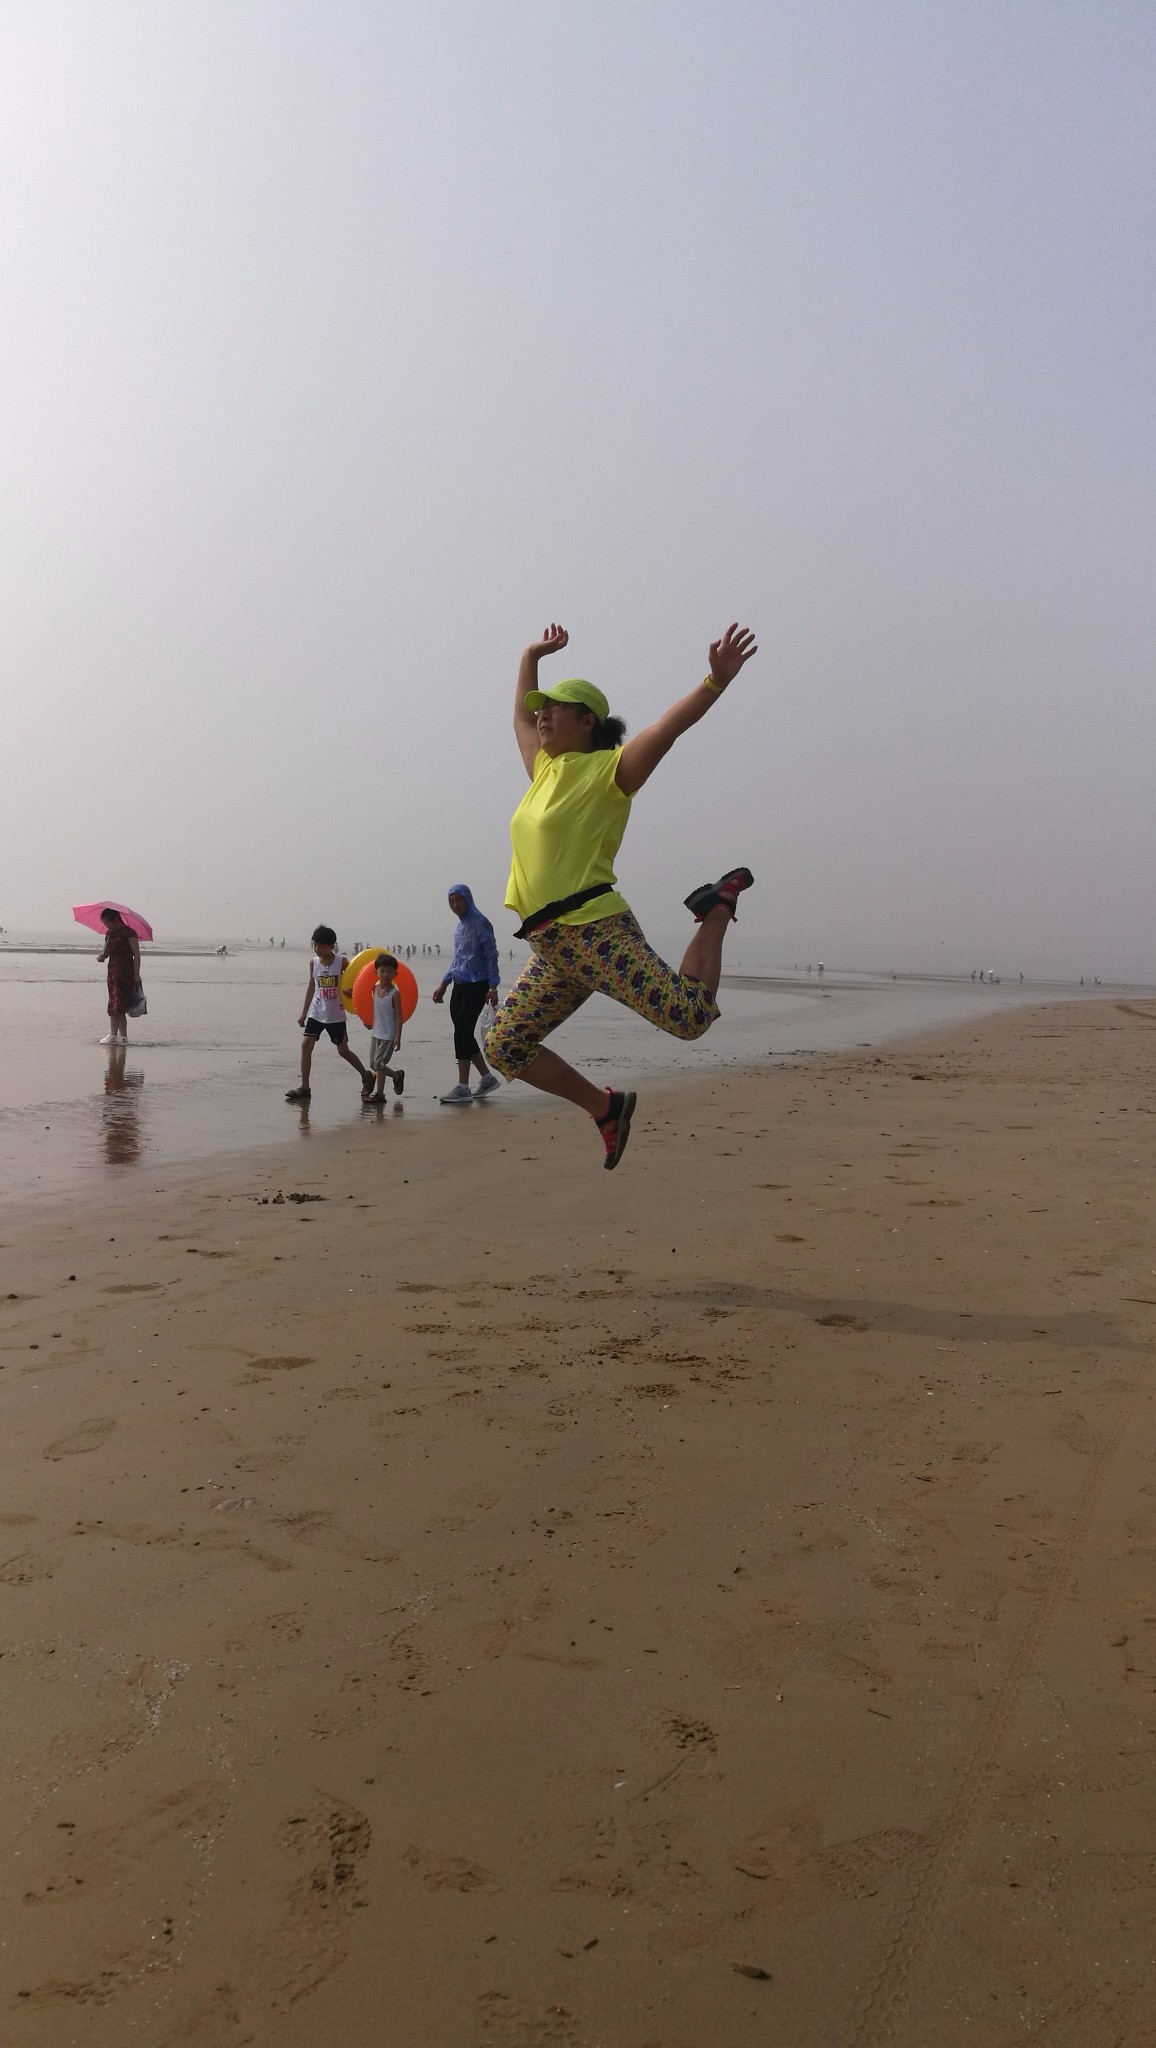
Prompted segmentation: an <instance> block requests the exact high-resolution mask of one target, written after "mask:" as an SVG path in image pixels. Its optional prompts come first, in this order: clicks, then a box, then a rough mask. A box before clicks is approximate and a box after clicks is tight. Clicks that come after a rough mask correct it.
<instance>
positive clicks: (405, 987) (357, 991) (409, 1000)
mask: <svg viewBox="0 0 1156 2048" xmlns="http://www.w3.org/2000/svg"><path fill="white" fill-rule="evenodd" d="M387 951H388V948H387V947H385V946H366V947H365V948H364V949H363V951H362V952H360V953H358V954H357V955H356V957H355V958H354V959H352V960H351V961H350V963H349V965H348V967H347V968H346V970H345V973H344V974H343V975H342V977H341V1001H342V1004H343V1006H344V1007H345V1009H347V1010H348V1011H349V1012H350V1014H351V1015H353V1016H355V1017H360V1019H361V1022H362V1023H363V1024H364V1026H365V1028H366V1030H367V1031H372V1029H373V987H374V983H375V982H376V980H377V969H376V967H375V966H374V964H373V963H374V961H375V960H376V958H377V956H378V954H379V953H384V952H387ZM394 981H395V983H396V985H397V992H398V995H399V996H400V997H401V1021H402V1023H403V1024H408V1023H409V1020H410V1018H411V1017H412V1016H413V1013H414V1011H415V1010H416V1008H417V996H418V989H417V982H416V980H415V978H414V975H413V971H412V969H411V968H409V967H407V966H406V964H405V962H404V960H399V961H398V965H397V973H396V974H395V976H394Z"/></svg>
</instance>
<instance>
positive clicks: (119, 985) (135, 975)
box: [96, 910, 140, 1045]
mask: <svg viewBox="0 0 1156 2048" xmlns="http://www.w3.org/2000/svg"><path fill="white" fill-rule="evenodd" d="M100 921H101V923H102V925H103V926H104V929H105V934H106V936H105V941H104V948H103V951H101V952H99V953H98V954H97V956H96V957H97V959H98V960H107V962H108V1014H109V1018H110V1023H109V1028H108V1030H107V1032H106V1033H105V1036H104V1037H103V1038H102V1039H101V1041H100V1042H101V1044H102V1045H116V1044H118V1043H119V1044H122V1045H123V1044H127V1042H128V1013H129V1011H130V1010H131V1009H132V1007H133V1003H134V1000H135V997H136V987H137V983H138V982H139V980H140V940H139V939H138V938H137V935H136V933H135V932H134V931H133V930H132V929H131V928H130V926H128V925H127V924H126V923H125V921H124V919H123V917H122V916H121V914H120V912H119V910H102V911H101V913H100Z"/></svg>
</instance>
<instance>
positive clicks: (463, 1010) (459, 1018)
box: [450, 981, 490, 1060]
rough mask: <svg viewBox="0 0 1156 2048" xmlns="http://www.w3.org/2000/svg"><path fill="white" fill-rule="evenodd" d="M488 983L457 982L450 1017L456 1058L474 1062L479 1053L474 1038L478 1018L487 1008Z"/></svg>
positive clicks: (453, 992)
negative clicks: (476, 1054) (475, 1055)
mask: <svg viewBox="0 0 1156 2048" xmlns="http://www.w3.org/2000/svg"><path fill="white" fill-rule="evenodd" d="M489 986H490V985H489V982H488V981H455V983H454V985H453V991H452V993H451V995H450V1017H451V1018H452V1020H453V1027H454V1058H455V1059H459V1060H472V1059H473V1057H474V1054H475V1053H476V1052H477V1051H478V1041H477V1039H476V1038H475V1037H474V1031H475V1029H476V1027H477V1022H478V1018H479V1017H480V1016H481V1014H482V1011H483V1010H484V1009H485V1007H486V996H487V994H488V993H489Z"/></svg>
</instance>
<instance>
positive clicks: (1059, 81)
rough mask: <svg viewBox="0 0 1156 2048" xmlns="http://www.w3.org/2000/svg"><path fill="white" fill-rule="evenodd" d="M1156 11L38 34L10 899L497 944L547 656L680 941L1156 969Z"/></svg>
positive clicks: (4, 341) (34, 19)
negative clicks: (722, 871)
mask: <svg viewBox="0 0 1156 2048" xmlns="http://www.w3.org/2000/svg"><path fill="white" fill-rule="evenodd" d="M1154 57H1156V9H1154V8H1153V6H1152V5H1151V0H1142V4H1135V5H1132V4H1128V0H1102V4H1064V0H1046V4H1032V0H1014V4H1012V0H992V4H987V0H960V4H953V0H934V4H929V0H912V4H904V0H854V4H853V0H842V4H837V5H824V4H823V0H785V4H777V0H762V4H746V0H710V4H690V0H667V4H661V5H660V4H645V0H612V4H611V0H606V4H603V0H594V4H591V0H581V4H578V0H553V4H550V5H545V6H544V5H542V4H541V0H533V4H531V0H526V4H493V5H483V4H477V5H475V4H470V0H458V4H455V5H445V4H438V0H434V4H431V0H422V4H421V5H420V6H419V5H415V4H413V0H406V4H405V5H400V4H398V5H394V4H388V0H377V4H369V0H364V4H361V0H308V4H303V0H230V4H222V0H138V4H125V0H100V4H99V5H93V0H76V4H74V5H64V4H60V0H7V4H6V5H5V7H4V8H3V10H2V12H0V167H2V170H0V176H2V194H0V294H2V306H0V424H2V447H3V465H2V492H0V507H2V511H0V517H2V521H3V527H2V547H0V579H2V593H3V594H2V615H3V641H4V673H5V716H4V735H5V741H6V747H5V767H6V774H5V777H4V803H3V814H2V815H3V826H2V831H0V863H2V866H0V872H2V882H0V923H2V924H4V925H6V926H8V927H9V928H11V927H14V926H21V925H23V926H31V925H44V924H48V925H54V926H60V925H62V924H64V923H66V922H67V919H68V912H69V906H70V905H71V904H72V902H74V901H79V900H80V899H81V898H83V897H89V896H93V895H96V894H97V893H99V892H100V891H101V890H108V891H109V892H111V894H112V895H114V896H116V897H119V898H122V899H125V900H127V901H129V902H132V903H139V905H140V906H141V907H142V908H143V909H145V910H146V911H147V912H148V913H149V914H150V915H151V916H152V918H153V920H154V922H155V924H156V926H157V931H158V937H159V936H162V935H164V934H166V933H168V934H173V933H204V934H205V935H207V936H212V937H214V938H218V937H232V936H235V935H246V934H255V933H257V932H261V933H275V934H276V935H277V936H278V937H280V935H281V934H282V933H283V932H285V933H288V934H289V935H290V936H291V937H302V936H304V935H305V934H307V933H308V931H309V930H310V929H311V927H312V925H313V924H314V923H315V922H316V921H318V920H319V919H326V920H329V921H331V922H333V923H334V924H336V925H337V927H338V929H339V930H340V931H341V933H342V934H343V935H344V936H345V937H346V938H352V937H354V936H363V935H366V934H369V935H370V936H371V937H376V936H378V935H381V936H384V937H392V936H401V935H403V934H404V933H405V932H407V931H408V932H409V933H410V934H411V935H413V936H415V937H416V936H418V935H419V934H428V935H430V936H433V935H434V933H435V932H436V931H438V930H440V929H441V928H442V926H443V923H444V924H445V925H446V926H447V928H448V922H449V920H448V916H447V914H446V913H445V912H444V907H443V906H444V891H445V889H446V887H447V886H448V885H449V884H450V883H451V882H454V881H457V880H459V879H465V880H468V881H469V882H471V883H472V885H473V886H474V888H475V890H476V892H477V894H478V897H479V899H480V900H481V902H482V903H483V905H484V906H485V907H487V908H488V909H489V910H490V911H491V914H492V915H494V918H495V922H496V924H497V925H498V927H499V930H500V931H503V932H504V931H505V930H507V929H509V927H510V924H511V923H512V920H509V919H508V914H507V913H505V912H501V911H500V910H499V906H500V904H501V899H502V894H503V885H504V881H505V875H506V869H507V849H508V839H507V821H508V817H509V813H510V811H511V810H512V808H513V806H514V804H515V803H516V801H517V799H518V797H519V795H520V793H521V788H522V768H521V764H520V761H519V759H518V755H517V752H516V749H515V746H514V742H513V738H512V735H511V733H510V730H509V716H510V701H511V698H512V685H513V678H514V673H515V669H516V664H517V659H518V654H519V650H520V648H521V646H522V644H523V642H524V641H525V640H526V639H527V638H529V637H531V636H532V635H533V634H535V633H536V632H537V631H538V630H539V629H540V627H541V626H542V625H543V624H544V623H545V621H546V620H548V619H551V618H559V619H562V620H563V621H564V622H565V623H566V624H567V625H568V626H569V628H570V630H571V647H570V650H569V652H568V653H567V654H566V655H564V656H563V657H562V658H561V661H560V663H559V664H558V666H557V667H556V669H555V670H554V673H555V674H556V675H558V676H561V675H564V674H575V673H577V674H585V675H590V676H592V677H594V678H595V679H596V680H597V681H599V682H600V683H601V684H602V685H603V687H604V688H605V689H606V690H607V691H608V694H609V696H610V698H611V702H612V705H613V707H614V708H615V709H616V710H619V711H620V712H621V713H622V714H623V715H624V716H625V717H626V718H627V720H628V722H629V724H630V725H631V726H632V727H636V726H638V725H639V724H643V723H646V722H647V721H648V719H649V718H651V717H652V716H653V715H655V714H656V713H658V712H659V711H660V710H662V709H663V708H664V707H665V705H666V703H667V702H668V701H669V700H670V699H671V698H672V697H673V696H675V695H678V694H681V692H682V691H683V689H685V688H688V687H689V686H690V685H691V684H692V683H693V682H695V681H696V680H697V679H698V678H699V677H700V676H701V675H702V673H703V671H704V667H705V657H706V648H707V644H708V642H709V640H710V639H711V638H712V637H713V635H714V634H716V633H717V632H718V630H719V628H720V627H721V626H724V625H725V624H726V623H727V622H728V621H729V620H730V619H732V618H735V617H737V618H740V619H742V620H744V621H748V622H749V623H750V624H752V625H754V626H755V627H756V628H757V630H758V634H759V641H760V647H761V652H760V654H759V656H758V659H757V660H756V661H755V662H754V663H753V664H752V665H751V667H749V668H748V669H747V670H746V671H745V672H744V675H743V677H742V678H741V680H740V682H739V683H738V684H737V685H736V686H735V688H734V690H733V691H732V692H731V693H730V695H729V696H728V697H727V699H726V701H725V703H722V704H720V705H719V706H718V708H717V710H716V711H714V712H712V714H711V716H710V718H709V719H708V720H707V721H706V722H705V723H704V724H703V725H702V726H700V727H699V728H697V730H696V731H695V732H694V733H692V734H690V735H689V736H688V737H687V738H686V739H684V740H683V741H682V743H681V745H680V748H679V750H678V752H677V754H676V755H675V756H672V757H671V759H670V760H669V761H668V762H667V764H666V765H665V766H664V767H663V768H662V770H660V772H659V774H658V776H657V777H656V779H655V780H654V782H653V783H652V784H651V785H650V786H649V787H648V788H647V790H646V791H645V792H644V793H643V795H642V796H641V797H640V798H639V799H638V801H637V803H636V805H635V810H634V815H633V819H632V823H631V826H630V831H629V835H628V838H627V841H626V844H625V846H624V849H623V854H622V858H621V861H620V865H619V875H620V879H621V880H622V883H623V886H624V887H625V889H626V892H627V894H628V895H629V897H630V899H631V901H632V902H633V903H634V905H635V907H636V909H637V910H638V912H639V914H640V915H641V916H642V917H643V920H644V922H645V923H646V924H647V926H648V928H649V929H650V930H651V932H652V934H653V935H654V936H655V938H656V939H657V940H658V941H660V942H669V943H671V944H673V943H674V935H675V934H676V933H678V932H679V931H680V929H682V924H681V918H682V914H681V913H680V912H679V911H678V904H679V901H680V899H681V898H682V896H683V895H684V894H685V893H686V891H687V890H688V889H689V888H690V887H691V886H692V885H694V884H695V883H698V882H700V881H703V880H705V879H706V878H707V877H708V876H709V875H710V874H712V873H713V872H714V871H716V870H717V869H719V868H720V867H722V866H727V865H730V864H731V863H732V862H734V861H736V860H738V861H745V862H747V863H749V865H750V866H751V867H753V868H754V869H755V870H756V873H757V878H758V884H759V887H758V889H757V891H756V893H755V895H754V896H753V897H752V898H749V899H747V900H748V902H749V904H750V908H749V909H747V908H744V912H743V919H742V923H741V926H740V935H741V939H742V947H741V951H742V955H743V957H744V958H745V959H746V960H748V961H750V960H753V959H754V958H755V957H756V956H761V957H762V958H764V959H766V960H778V961H783V960H785V961H786V962H787V963H788V964H789V963H790V962H791V961H792V960H794V959H795V958H798V957H800V955H801V956H803V957H806V958H812V957H813V958H818V957H820V956H823V957H824V958H825V959H826V960H827V961H829V962H832V961H839V962H842V963H844V964H856V963H857V964H863V965H866V964H878V965H883V966H890V965H893V964H894V965H897V966H898V965H907V964H910V965H922V966H931V965H935V964H937V963H942V964H944V965H946V966H949V967H953V968H954V967H963V968H967V967H970V966H972V965H975V964H984V965H987V964H993V963H994V964H997V965H1001V966H1003V967H1005V968H1007V969H1009V970H1014V969H1015V968H1018V967H1021V966H1022V967H1024V968H1025V969H1026V970H1027V971H1028V972H1033V971H1049V970H1061V971H1071V972H1073V973H1080V972H1088V973H1103V974H1104V975H1105V976H1114V975H1132V976H1140V977H1143V978H1145V979H1156V929H1154V919H1153V911H1152V899H1153V866H1154V855H1156V808H1154V804H1153V798H1152V782H1153V766H1154V759H1156V698H1154V693H1153V687H1152V684H1153V659H1152V650H1153V638H1154V636H1153V623H1154V618H1153V615H1154V610H1156V605H1154V591H1156V580H1154V575H1153V533H1154V526H1156V521H1154V518H1153V510H1154V505H1153V500H1154V496H1156V481H1154V479H1156V446H1154V443H1156V433H1154V429H1153V402H1152V401H1153V341H1154V329H1156V322H1154V318H1153V315H1154V312H1156V282H1154V280H1156V266H1154V261H1153V255H1154V251H1153V236H1152V231H1151V230H1152V213H1153V195H1154V193H1156V179H1154V168H1156V167H1154V163H1153V157H1154V154H1156V152H1154V147H1153V132H1154V124H1153V119H1152V105H1153V87H1154V84H1156V63H1154Z"/></svg>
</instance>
